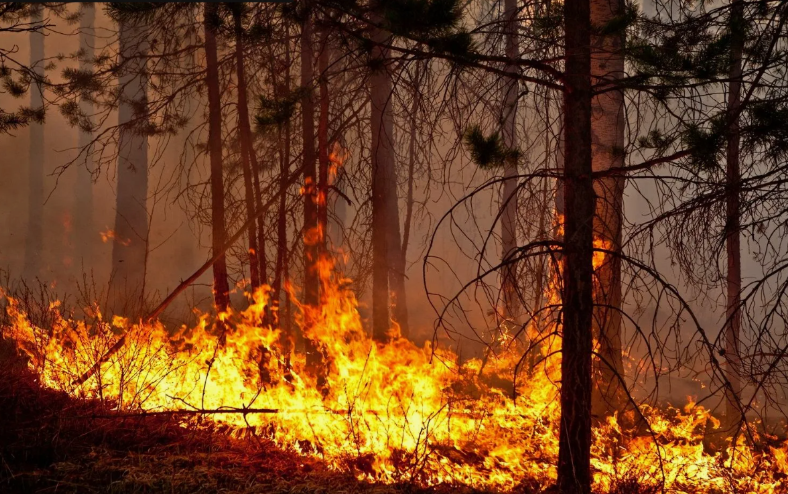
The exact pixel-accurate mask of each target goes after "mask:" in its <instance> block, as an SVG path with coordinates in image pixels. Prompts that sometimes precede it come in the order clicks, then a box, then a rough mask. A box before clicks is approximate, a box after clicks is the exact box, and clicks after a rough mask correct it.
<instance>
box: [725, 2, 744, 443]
mask: <svg viewBox="0 0 788 494" xmlns="http://www.w3.org/2000/svg"><path fill="white" fill-rule="evenodd" d="M730 16H731V17H730V30H731V57H730V61H731V65H730V71H729V77H730V81H731V82H730V83H729V87H728V143H727V149H726V161H727V170H726V179H727V186H728V187H727V188H728V194H727V198H726V201H725V206H726V216H727V217H726V221H725V227H726V232H725V250H726V253H727V257H728V270H727V276H726V282H727V283H726V285H727V287H726V289H727V299H728V303H727V310H726V315H727V324H726V327H725V361H726V364H727V365H726V367H725V378H726V379H727V380H728V383H729V385H730V387H729V388H727V389H726V390H725V424H724V425H725V428H724V432H725V433H726V434H727V435H728V436H730V437H733V436H735V435H736V434H737V433H738V430H739V428H740V426H741V422H742V419H743V418H744V417H743V416H742V411H741V407H740V403H741V361H740V357H739V331H740V329H741V311H740V305H741V248H740V245H739V241H740V231H741V219H740V215H741V212H740V200H741V197H740V196H741V172H740V170H739V160H740V154H739V143H740V139H741V136H740V131H739V112H740V106H741V81H742V52H743V50H744V32H743V31H744V25H743V24H744V2H743V1H742V0H733V6H732V8H731V14H730Z"/></svg>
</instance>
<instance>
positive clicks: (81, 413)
mask: <svg viewBox="0 0 788 494" xmlns="http://www.w3.org/2000/svg"><path fill="white" fill-rule="evenodd" d="M2 347H3V345H2V340H0V493H4V494H6V493H7V494H17V493H19V494H22V493H24V494H32V493H80V494H81V493H85V494H93V493H113V494H132V493H133V494H142V493H145V494H147V493H167V494H186V493H205V494H209V493H217V494H218V493H238V494H241V493H243V494H253V493H254V494H262V493H288V494H296V493H297V494H311V493H320V494H333V493H347V494H351V493H376V494H399V493H408V494H411V493H413V494H418V493H425V494H426V493H436V494H442V493H449V492H451V493H468V494H470V493H475V492H478V491H474V490H471V489H466V488H461V487H458V486H441V487H436V488H431V489H422V488H419V487H417V486H414V485H412V484H397V485H386V484H376V483H369V482H363V481H359V480H357V479H356V478H355V476H353V475H352V474H350V473H341V472H337V471H335V470H331V469H329V468H328V467H327V466H326V465H325V464H323V463H322V462H321V461H320V460H319V459H317V458H314V457H306V456H303V455H300V454H298V453H296V452H294V451H285V450H283V449H282V448H280V447H278V446H277V445H276V444H274V443H273V442H271V441H269V440H266V439H261V438H258V437H254V436H253V435H249V437H246V438H236V437H231V436H230V435H229V434H227V433H226V431H223V430H222V429H221V428H220V427H219V426H215V425H213V426H211V425H210V423H209V424H206V423H205V421H203V423H200V421H199V419H195V418H191V419H184V418H182V417H173V416H171V415H155V416H151V415H149V416H145V417H142V416H137V417H128V416H126V417H117V416H112V415H113V413H112V411H111V410H108V409H107V408H106V406H105V405H102V404H101V403H100V402H98V401H95V400H82V399H75V398H72V397H70V396H68V395H67V394H65V393H62V392H59V391H54V390H51V389H47V388H43V387H42V386H40V385H39V383H38V382H37V379H36V376H35V375H34V374H33V373H32V372H31V371H29V370H28V369H27V368H26V366H25V365H24V364H23V363H20V362H19V361H17V360H16V359H15V358H8V357H9V356H8V353H7V352H4V351H3V348H2ZM6 350H7V347H6ZM4 353H5V356H4V355H3V354H4Z"/></svg>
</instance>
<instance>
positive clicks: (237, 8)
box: [231, 3, 265, 291]
mask: <svg viewBox="0 0 788 494" xmlns="http://www.w3.org/2000/svg"><path fill="white" fill-rule="evenodd" d="M231 8H232V12H233V21H234V25H235V64H236V70H235V73H236V77H237V78H238V134H239V140H240V142H241V164H242V167H243V176H244V193H245V194H244V195H245V199H246V200H245V203H246V215H247V218H251V217H252V216H253V215H254V211H255V192H254V186H253V183H252V182H253V179H252V173H253V168H252V164H251V163H252V161H257V158H256V156H255V151H254V146H253V145H252V129H251V126H250V124H249V104H248V102H247V99H246V97H247V91H248V89H247V87H246V74H245V72H244V71H245V69H244V60H245V57H244V29H243V18H242V15H243V10H244V8H245V4H243V3H234V4H232V7H231ZM256 169H257V166H256V165H255V166H254V173H256ZM261 221H262V220H261ZM256 226H257V222H256V221H255V222H253V223H251V224H250V225H249V233H248V236H249V273H250V281H251V287H252V291H255V290H256V289H257V288H258V287H259V286H260V284H261V279H260V262H259V259H260V257H261V255H260V254H261V249H260V248H259V247H258V238H257V231H258V230H257V228H256ZM262 257H263V258H264V257H265V256H264V255H263V256H262ZM263 262H265V261H263Z"/></svg>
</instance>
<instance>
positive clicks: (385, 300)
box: [369, 15, 394, 342]
mask: <svg viewBox="0 0 788 494" xmlns="http://www.w3.org/2000/svg"><path fill="white" fill-rule="evenodd" d="M375 17H378V16H377V15H375ZM372 29H373V32H372V39H373V41H374V42H375V46H374V47H373V48H372V59H373V60H374V65H375V66H376V69H375V70H374V71H373V72H372V73H371V74H370V76H369V84H370V96H371V103H372V107H371V116H370V119H371V126H372V142H371V145H372V153H371V154H372V336H373V338H374V339H375V340H377V341H380V342H386V341H388V340H389V282H390V279H389V271H390V266H389V263H390V255H389V248H390V240H389V229H390V226H391V225H389V224H388V223H389V221H390V216H389V215H388V211H387V206H388V202H389V199H388V198H387V197H386V196H387V195H388V194H389V193H390V187H388V184H387V183H386V182H387V181H388V180H390V178H391V173H390V171H389V169H390V168H391V167H393V165H394V164H393V163H392V162H391V160H392V153H391V147H392V144H393V143H392V142H391V137H392V132H393V118H392V115H391V104H390V103H391V101H390V100H391V79H390V77H389V74H388V68H387V67H386V66H385V63H386V58H387V57H388V50H387V49H386V48H384V47H383V46H382V43H385V41H386V37H387V34H386V33H385V32H384V31H383V30H381V29H378V28H374V27H373V28H372Z"/></svg>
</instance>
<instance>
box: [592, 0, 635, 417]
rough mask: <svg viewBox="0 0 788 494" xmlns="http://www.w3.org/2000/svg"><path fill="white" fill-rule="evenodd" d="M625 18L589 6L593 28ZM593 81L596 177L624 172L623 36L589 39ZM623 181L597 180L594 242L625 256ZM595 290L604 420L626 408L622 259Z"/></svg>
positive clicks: (599, 1) (598, 4)
mask: <svg viewBox="0 0 788 494" xmlns="http://www.w3.org/2000/svg"><path fill="white" fill-rule="evenodd" d="M623 12H624V1H623V0H591V25H592V26H594V27H595V28H596V29H599V28H603V27H605V26H606V25H608V24H609V23H610V22H612V21H614V20H615V19H617V18H619V17H620V16H621V15H623ZM591 43H592V56H591V77H592V78H593V83H594V85H595V86H599V87H600V90H602V88H604V89H605V90H604V92H602V94H598V95H596V96H594V98H593V99H592V101H591V156H592V158H591V159H592V168H593V170H594V171H603V170H608V169H610V168H620V167H622V166H624V128H625V125H626V122H625V116H624V91H623V89H612V90H610V87H611V86H613V85H615V84H617V83H618V80H619V79H621V78H622V77H624V53H623V48H624V31H623V29H622V30H619V31H616V32H612V33H608V34H604V35H602V34H595V35H593V36H592V38H591ZM624 182H625V181H624V177H623V176H620V175H617V176H614V177H607V178H603V179H599V180H596V181H595V182H594V190H595V192H596V195H597V199H596V216H595V218H594V239H595V240H596V242H597V246H598V247H600V248H603V249H607V250H610V251H612V252H615V253H616V254H620V253H621V223H622V218H623V203H624ZM595 274H596V284H595V290H594V302H595V308H594V337H595V338H596V340H597V353H598V355H599V357H598V359H596V360H595V366H594V367H595V369H594V376H595V380H596V385H595V386H594V394H593V399H592V403H593V415H594V417H595V418H597V419H602V418H604V417H606V416H609V415H612V414H613V413H614V412H616V411H618V412H621V411H623V409H624V407H625V406H626V389H625V387H624V385H623V382H622V381H621V379H622V378H623V375H624V363H623V357H622V350H621V312H620V311H621V257H620V256H619V255H615V254H608V255H605V256H604V257H603V260H602V263H601V264H600V265H599V266H597V269H596V273H595Z"/></svg>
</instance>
